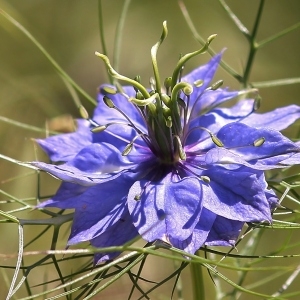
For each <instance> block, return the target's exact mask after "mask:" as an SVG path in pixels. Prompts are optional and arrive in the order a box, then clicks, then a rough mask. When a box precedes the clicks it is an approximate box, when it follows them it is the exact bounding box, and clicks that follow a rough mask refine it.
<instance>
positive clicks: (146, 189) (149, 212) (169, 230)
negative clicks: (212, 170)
mask: <svg viewBox="0 0 300 300" xmlns="http://www.w3.org/2000/svg"><path fill="white" fill-rule="evenodd" d="M136 195H141V200H139V201H136V200H134V197H135V196H136ZM201 198H202V191H201V184H200V182H199V180H198V178H196V177H188V178H184V179H182V180H180V181H176V180H174V176H173V177H172V175H171V174H168V175H167V176H166V177H164V178H163V179H162V180H160V181H158V182H151V183H149V181H141V182H136V183H135V184H134V185H133V186H132V188H131V189H130V192H129V194H128V207H129V212H130V214H131V216H132V220H133V223H134V225H135V226H136V228H137V229H138V231H139V233H140V234H141V235H142V236H143V238H145V239H146V240H148V241H154V240H156V239H160V240H165V241H169V240H171V239H178V240H181V241H182V240H185V239H187V238H188V237H189V236H190V235H191V234H192V232H193V230H194V228H195V226H196V224H197V223H198V221H199V217H200V213H201V208H202V205H201Z"/></svg>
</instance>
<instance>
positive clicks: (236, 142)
mask: <svg viewBox="0 0 300 300" xmlns="http://www.w3.org/2000/svg"><path fill="white" fill-rule="evenodd" d="M101 57H102V58H103V60H105V61H106V64H107V66H108V68H109V69H110V73H111V74H112V75H113V76H115V77H116V78H118V79H122V80H125V81H127V82H129V83H130V85H128V86H123V87H120V86H118V87H117V88H116V87H114V86H109V85H103V86H101V87H100V92H99V95H98V105H97V107H96V109H95V111H94V116H93V118H92V119H89V118H88V117H86V119H80V120H78V128H77V131H76V132H74V133H68V134H61V135H56V136H52V137H49V138H46V139H44V140H38V143H39V144H40V146H41V147H42V148H43V149H44V150H45V151H46V153H47V154H48V155H49V157H50V159H51V161H53V162H57V164H46V163H43V162H35V163H34V164H35V165H36V166H38V167H39V168H40V169H42V170H44V171H46V172H49V173H51V174H52V175H54V176H55V177H57V178H59V179H61V180H62V184H61V186H60V188H59V190H58V191H57V193H56V195H55V196H54V197H53V198H52V199H50V200H48V201H46V202H44V203H42V204H41V205H40V206H39V207H49V206H51V207H58V208H62V209H66V208H73V209H75V215H74V220H73V226H72V229H71V234H70V237H69V241H68V244H69V245H72V244H75V243H79V242H83V241H89V242H90V243H91V244H92V245H94V246H96V247H108V246H119V245H122V244H124V243H126V242H129V241H130V240H132V239H133V238H135V237H137V236H138V235H141V236H142V237H143V238H144V239H145V240H147V241H149V242H153V241H155V240H162V241H165V242H167V243H169V244H171V245H173V246H175V247H177V248H180V249H183V250H185V251H186V252H188V253H195V251H196V250H198V249H199V248H200V247H201V246H203V245H209V246H232V245H234V243H235V241H236V239H237V238H238V236H239V233H240V231H241V229H242V227H243V225H244V223H245V222H268V223H270V222H271V221H272V217H271V211H272V209H273V208H274V207H275V206H276V203H277V197H276V195H275V193H274V192H273V191H272V190H270V189H268V187H267V183H266V180H265V176H264V170H269V169H273V168H282V167H286V166H288V165H291V164H294V163H299V151H300V148H299V146H297V144H296V143H294V142H292V141H290V140H289V139H287V138H286V137H284V136H283V135H282V134H281V133H280V132H279V130H282V129H284V128H286V127H287V126H289V125H290V124H292V123H293V122H294V121H295V120H296V119H298V118H299V117H300V107H299V106H296V105H291V106H287V107H283V108H278V109H276V110H274V111H272V112H268V113H264V114H258V113H256V112H255V110H256V106H257V102H256V101H255V100H253V99H244V100H240V101H239V102H237V104H234V105H232V106H231V107H230V108H221V107H219V105H220V104H222V103H225V102H227V101H229V100H232V99H236V97H238V96H239V95H241V94H243V93H244V92H237V91H229V90H227V89H222V88H220V87H219V85H220V84H219V83H216V84H212V83H211V81H212V78H213V77H214V74H215V72H216V69H217V67H218V65H219V62H220V59H221V54H219V55H216V56H215V57H213V58H212V59H211V60H210V61H209V62H208V63H207V64H206V65H203V66H201V67H199V68H197V69H195V70H194V71H192V72H191V73H190V74H188V75H186V76H184V77H182V78H181V75H180V72H178V68H177V69H176V70H175V71H174V73H173V75H172V77H170V78H167V79H166V80H165V83H164V87H161V85H160V83H159V82H158V76H157V74H155V75H156V76H155V77H156V80H152V84H151V85H152V86H151V90H149V89H146V88H144V87H143V86H142V85H141V84H140V83H139V80H138V79H136V80H130V79H128V78H126V77H124V76H120V75H118V76H117V75H116V74H117V73H116V72H115V71H114V70H113V69H112V67H111V66H110V65H109V62H108V59H107V58H106V57H105V56H101ZM179 67H180V66H179ZM179 69H180V70H181V69H182V68H181V67H180V68H179ZM58 163H59V164H58ZM116 255H118V253H104V254H97V255H95V263H99V262H101V261H105V260H108V259H112V258H114V257H115V256H116Z"/></svg>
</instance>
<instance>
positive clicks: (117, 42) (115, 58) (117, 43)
mask: <svg viewBox="0 0 300 300" xmlns="http://www.w3.org/2000/svg"><path fill="white" fill-rule="evenodd" d="M130 1H131V0H125V1H124V5H123V8H122V13H121V16H120V18H119V22H118V25H117V29H116V35H115V44H114V54H113V64H114V68H115V70H117V71H119V61H120V50H121V41H122V36H123V34H122V33H123V29H124V23H125V19H126V15H127V12H128V8H129V4H130Z"/></svg>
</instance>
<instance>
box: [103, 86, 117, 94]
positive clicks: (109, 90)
mask: <svg viewBox="0 0 300 300" xmlns="http://www.w3.org/2000/svg"><path fill="white" fill-rule="evenodd" d="M102 90H103V91H104V92H105V93H106V94H109V95H115V94H116V93H117V91H116V90H115V89H114V88H112V87H110V86H104V87H102Z"/></svg>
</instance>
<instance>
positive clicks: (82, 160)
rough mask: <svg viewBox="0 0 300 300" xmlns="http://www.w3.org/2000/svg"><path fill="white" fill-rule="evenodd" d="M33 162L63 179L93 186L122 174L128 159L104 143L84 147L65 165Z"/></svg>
mask: <svg viewBox="0 0 300 300" xmlns="http://www.w3.org/2000/svg"><path fill="white" fill-rule="evenodd" d="M31 164H32V165H34V166H37V167H38V168H40V169H42V170H44V171H46V172H49V173H50V174H52V175H54V176H55V177H58V178H59V179H61V180H63V181H68V182H73V183H77V184H81V185H85V186H92V185H95V184H98V183H102V182H105V181H108V180H112V179H113V178H116V177H118V176H120V175H121V174H122V170H125V166H126V165H127V164H128V161H127V159H126V158H124V157H123V156H122V155H121V153H120V152H119V150H118V149H117V148H115V147H114V146H112V145H110V144H107V143H102V144H91V145H89V146H87V147H85V148H83V149H82V150H81V151H80V152H79V153H78V154H77V156H76V157H75V158H74V159H72V160H71V161H69V162H68V163H66V164H63V165H58V166H56V165H50V164H46V163H43V162H32V163H31ZM107 172H111V173H112V172H118V173H114V174H109V173H107Z"/></svg>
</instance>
